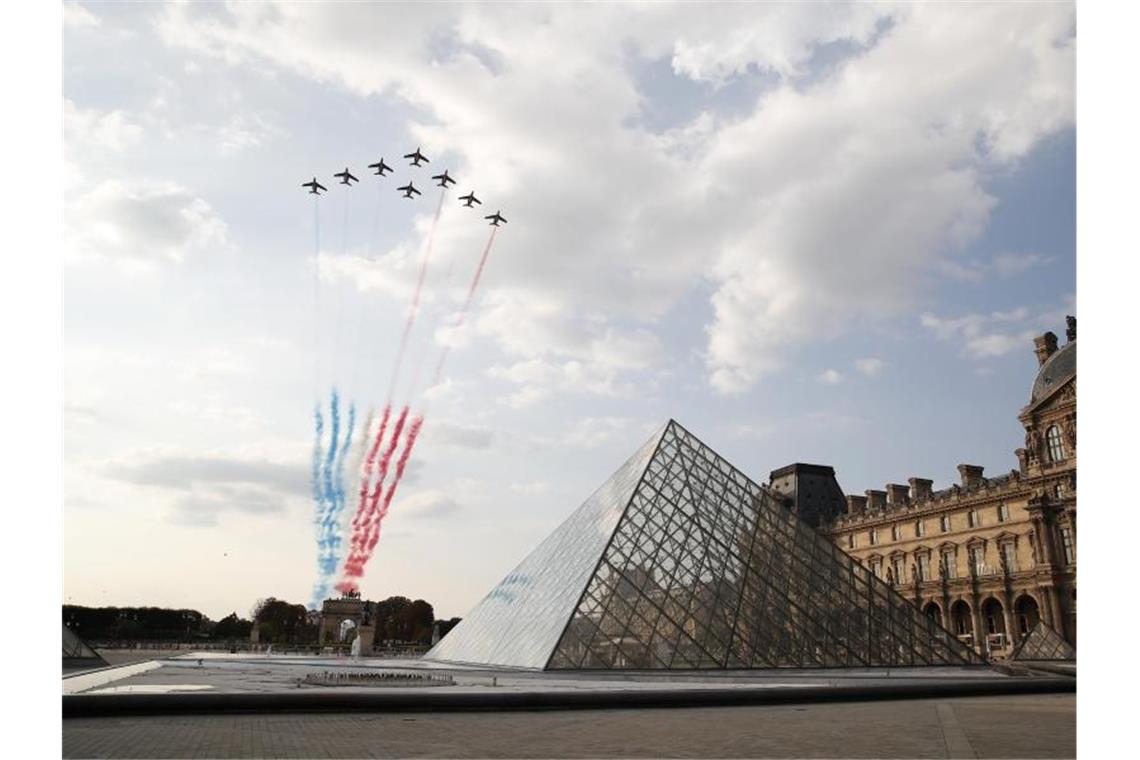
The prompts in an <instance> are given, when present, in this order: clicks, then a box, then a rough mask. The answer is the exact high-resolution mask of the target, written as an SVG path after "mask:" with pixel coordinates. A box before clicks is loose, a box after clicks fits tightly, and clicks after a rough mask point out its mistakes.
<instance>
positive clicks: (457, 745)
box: [63, 694, 1076, 758]
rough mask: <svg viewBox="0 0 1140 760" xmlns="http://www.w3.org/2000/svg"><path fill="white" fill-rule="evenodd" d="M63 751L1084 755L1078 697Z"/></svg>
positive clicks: (510, 722) (182, 735)
mask: <svg viewBox="0 0 1140 760" xmlns="http://www.w3.org/2000/svg"><path fill="white" fill-rule="evenodd" d="M63 756H64V757H69V758H70V757H124V758H126V757H131V758H133V757H140V758H141V757H145V758H165V757H172V758H173V757H220V758H226V757H283V758H284V757H314V758H325V757H329V758H334V757H811V758H817V757H853V758H855V757H888V758H902V757H912V758H945V757H953V758H959V757H966V758H968V757H979V758H984V757H1037V758H1052V757H1060V758H1064V757H1075V756H1076V696H1075V695H1074V694H1042V695H1021V696H1010V697H1000V696H998V697H971V698H960V699H946V700H939V699H921V700H907V701H886V702H847V703H834V704H799V705H796V704H790V705H769V706H753V707H709V708H685V709H669V710H605V711H597V710H576V711H566V712H563V711H549V712H493V713H470V712H467V713H416V714H374V713H356V714H348V715H336V714H320V715H248V714H245V715H206V716H177V717H127V718H77V719H68V720H65V721H64V722H63Z"/></svg>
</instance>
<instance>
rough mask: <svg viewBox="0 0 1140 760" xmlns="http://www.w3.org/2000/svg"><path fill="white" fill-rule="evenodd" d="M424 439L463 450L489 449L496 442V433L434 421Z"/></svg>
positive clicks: (481, 428)
mask: <svg viewBox="0 0 1140 760" xmlns="http://www.w3.org/2000/svg"><path fill="white" fill-rule="evenodd" d="M424 433H425V435H424V437H425V438H427V439H428V440H429V441H431V442H433V443H440V444H442V445H444V446H453V447H456V448H463V449H487V448H490V447H491V446H492V445H493V444H494V442H495V433H494V431H492V430H490V429H488V428H483V427H477V426H472V425H457V424H454V423H451V422H444V421H438V422H436V421H432V422H431V424H429V425H427V426H426V427H425V428H424Z"/></svg>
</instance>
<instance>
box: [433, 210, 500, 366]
mask: <svg viewBox="0 0 1140 760" xmlns="http://www.w3.org/2000/svg"><path fill="white" fill-rule="evenodd" d="M498 231H499V228H498V227H492V228H491V234H490V235H489V236H488V237H487V245H486V246H484V247H483V255H482V256H480V257H479V266H477V267H476V268H475V276H474V277H473V278H471V286H470V287H469V288H467V300H466V301H464V302H463V309H462V310H461V311H460V312H459V316H458V317H457V318H456V320H455V327H456V328H459V327H462V326H463V320H464V319H466V318H467V310H468V309H470V308H471V301H472V300H474V298H475V290H476V289H477V288H478V287H479V280H480V278H482V276H483V267H485V266H486V265H487V257H489V256H490V255H491V245H492V244H493V243H494V242H495V233H496V232H498ZM449 351H450V347H448V346H444V347H443V351H442V352H441V353H440V355H439V363H438V364H436V365H435V375H434V376H433V377H432V381H431V384H432V385H437V384H438V383H439V379H440V377H441V376H442V375H443V365H444V363H445V362H446V361H447V354H448V352H449Z"/></svg>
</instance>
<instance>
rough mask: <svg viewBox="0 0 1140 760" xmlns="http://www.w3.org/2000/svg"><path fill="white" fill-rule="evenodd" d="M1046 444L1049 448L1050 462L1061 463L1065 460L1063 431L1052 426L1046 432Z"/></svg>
mask: <svg viewBox="0 0 1140 760" xmlns="http://www.w3.org/2000/svg"><path fill="white" fill-rule="evenodd" d="M1045 444H1046V445H1047V446H1048V447H1049V461H1050V462H1060V461H1061V460H1062V459H1064V458H1065V447H1064V445H1063V444H1062V443H1061V429H1060V428H1058V427H1057V426H1056V425H1050V426H1049V429H1048V430H1046V431H1045Z"/></svg>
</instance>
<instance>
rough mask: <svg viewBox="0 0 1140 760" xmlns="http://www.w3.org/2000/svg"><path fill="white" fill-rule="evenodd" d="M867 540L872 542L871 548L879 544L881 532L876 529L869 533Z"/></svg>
mask: <svg viewBox="0 0 1140 760" xmlns="http://www.w3.org/2000/svg"><path fill="white" fill-rule="evenodd" d="M867 539H868V540H869V541H870V542H871V546H874V545H875V544H877V543H879V531H877V530H875V529H874V528H872V529H871V530H869V531H867Z"/></svg>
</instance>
